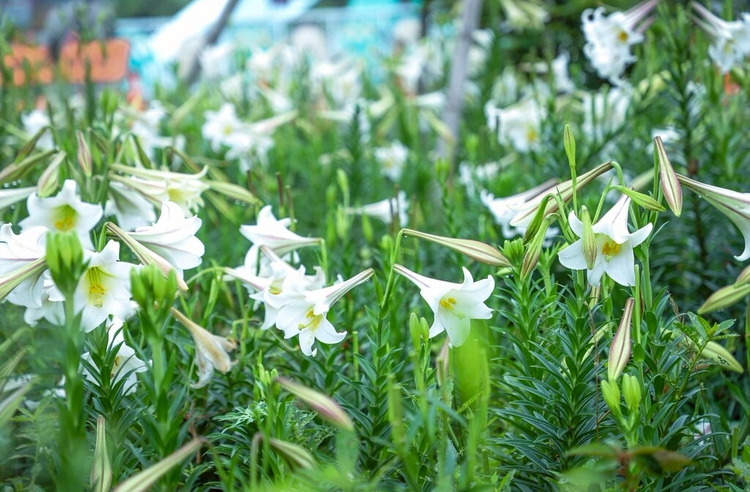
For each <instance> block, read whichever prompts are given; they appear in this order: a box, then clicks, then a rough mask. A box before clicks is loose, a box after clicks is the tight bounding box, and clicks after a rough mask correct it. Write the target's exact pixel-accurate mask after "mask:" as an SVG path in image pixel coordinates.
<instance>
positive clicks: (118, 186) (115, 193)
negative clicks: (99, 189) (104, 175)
mask: <svg viewBox="0 0 750 492" xmlns="http://www.w3.org/2000/svg"><path fill="white" fill-rule="evenodd" d="M108 192H109V198H108V200H107V204H106V205H105V206H104V215H114V216H115V217H116V218H117V223H118V224H119V226H120V227H122V228H123V229H124V230H126V231H132V230H134V229H136V228H137V227H141V226H145V225H148V224H151V223H153V222H154V221H155V220H156V212H154V206H153V205H152V204H151V203H150V202H149V201H148V200H146V198H144V196H143V195H142V194H141V193H139V192H138V191H136V190H134V189H132V188H129V187H127V186H125V185H124V184H122V183H119V182H116V181H111V182H110V183H109V189H108ZM164 193H165V194H166V187H165V188H164Z"/></svg>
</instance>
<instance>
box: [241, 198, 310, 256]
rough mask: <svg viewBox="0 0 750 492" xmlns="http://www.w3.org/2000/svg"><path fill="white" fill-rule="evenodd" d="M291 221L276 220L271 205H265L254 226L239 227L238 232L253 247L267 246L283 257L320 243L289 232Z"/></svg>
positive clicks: (286, 219)
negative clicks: (290, 252) (250, 242)
mask: <svg viewBox="0 0 750 492" xmlns="http://www.w3.org/2000/svg"><path fill="white" fill-rule="evenodd" d="M291 223H292V219H290V218H288V217H287V218H285V219H276V217H275V216H274V215H273V211H272V210H271V205H266V206H265V207H263V208H262V209H261V210H260V212H258V222H257V223H256V224H255V225H243V226H240V232H241V233H242V235H243V236H245V237H246V238H248V239H249V240H250V241H252V243H253V244H254V245H257V246H259V247H260V246H268V247H269V248H270V249H272V250H273V251H274V252H275V253H276V254H278V255H283V254H285V253H288V252H289V251H293V250H295V249H298V248H302V247H305V246H312V245H315V244H318V243H319V242H320V239H319V238H316V237H302V236H300V235H298V234H295V233H294V232H292V231H290V230H289V226H290V225H291Z"/></svg>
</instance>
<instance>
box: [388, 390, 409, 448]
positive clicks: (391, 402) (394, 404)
mask: <svg viewBox="0 0 750 492" xmlns="http://www.w3.org/2000/svg"><path fill="white" fill-rule="evenodd" d="M389 379H390V381H389V384H388V420H389V421H390V424H391V438H392V440H393V443H394V444H395V445H396V449H402V448H403V447H404V446H405V444H406V432H405V431H404V408H403V405H402V404H401V385H399V384H397V383H396V382H394V381H393V377H392V376H391V377H390V378H389Z"/></svg>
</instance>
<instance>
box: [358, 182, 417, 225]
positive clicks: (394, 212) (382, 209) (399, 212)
mask: <svg viewBox="0 0 750 492" xmlns="http://www.w3.org/2000/svg"><path fill="white" fill-rule="evenodd" d="M408 212H409V199H408V198H407V197H406V192H404V190H399V192H398V195H396V197H391V198H386V199H385V200H380V201H379V202H375V203H369V204H367V205H362V206H361V207H356V208H347V209H346V213H348V214H357V215H367V216H368V217H373V218H376V219H378V220H381V221H383V222H385V223H386V224H388V225H390V224H391V222H393V218H394V217H396V216H398V222H399V224H400V225H401V226H402V227H405V226H407V225H409V215H408Z"/></svg>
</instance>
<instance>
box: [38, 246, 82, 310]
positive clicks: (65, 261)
mask: <svg viewBox="0 0 750 492" xmlns="http://www.w3.org/2000/svg"><path fill="white" fill-rule="evenodd" d="M46 259H47V266H48V267H49V271H50V274H51V275H52V280H54V282H55V285H56V286H57V288H58V289H60V292H62V293H63V295H64V296H66V298H68V296H70V295H72V294H73V292H74V291H75V290H76V287H77V286H78V280H79V279H80V278H81V275H83V273H84V271H85V270H86V267H85V265H84V264H83V247H81V241H80V239H78V234H76V233H74V232H57V233H53V232H49V233H47V251H46Z"/></svg>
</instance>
